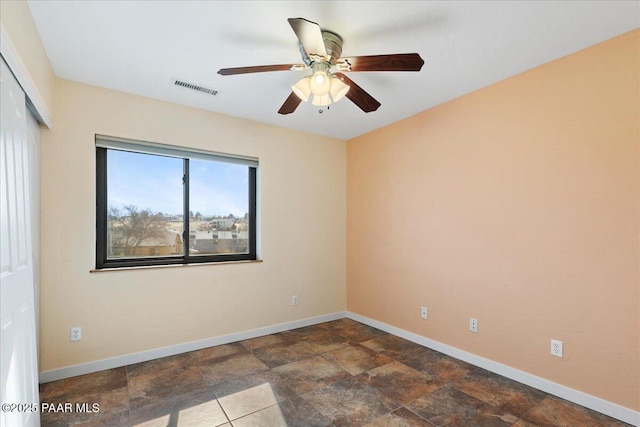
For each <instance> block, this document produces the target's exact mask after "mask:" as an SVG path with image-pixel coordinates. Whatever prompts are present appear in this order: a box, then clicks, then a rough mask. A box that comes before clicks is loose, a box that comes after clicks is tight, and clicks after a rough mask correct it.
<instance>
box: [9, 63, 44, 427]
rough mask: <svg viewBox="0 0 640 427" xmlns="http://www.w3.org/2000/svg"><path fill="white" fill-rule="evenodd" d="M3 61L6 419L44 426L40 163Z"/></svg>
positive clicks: (15, 86)
mask: <svg viewBox="0 0 640 427" xmlns="http://www.w3.org/2000/svg"><path fill="white" fill-rule="evenodd" d="M1 62H2V64H0V66H1V67H2V68H1V70H0V80H1V87H0V93H1V100H0V101H1V104H0V107H1V108H0V114H1V117H0V181H1V182H0V187H1V188H0V193H1V194H0V199H1V206H0V239H1V243H2V246H1V251H0V255H1V256H0V328H1V334H2V335H1V336H0V347H1V359H0V374H1V378H0V386H1V389H0V400H1V403H2V404H3V406H2V411H0V421H1V423H0V424H1V425H2V426H6V427H14V426H27V427H28V426H39V425H40V416H39V413H38V412H37V411H33V410H34V409H37V405H38V403H39V401H38V400H39V399H38V364H37V348H36V324H35V318H36V313H35V307H34V306H35V304H34V265H33V252H32V251H33V243H32V227H33V219H32V211H31V209H32V200H31V199H32V190H33V189H32V186H31V183H30V180H31V178H32V168H33V165H34V164H37V162H35V159H33V158H32V157H33V150H32V149H30V146H29V140H28V133H27V126H28V120H30V119H29V114H30V113H29V112H28V111H27V109H26V106H25V96H24V92H23V91H22V88H20V86H19V85H18V82H17V81H16V80H15V78H14V77H13V74H11V71H10V70H9V68H8V67H7V65H6V64H5V63H4V61H1ZM14 404H15V405H20V404H22V405H23V406H12V405H14ZM32 405H33V406H32Z"/></svg>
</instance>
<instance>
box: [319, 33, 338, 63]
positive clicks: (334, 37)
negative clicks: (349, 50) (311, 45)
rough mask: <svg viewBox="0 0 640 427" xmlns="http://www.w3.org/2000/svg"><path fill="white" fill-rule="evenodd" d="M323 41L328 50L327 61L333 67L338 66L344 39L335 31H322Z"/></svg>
mask: <svg viewBox="0 0 640 427" xmlns="http://www.w3.org/2000/svg"><path fill="white" fill-rule="evenodd" d="M322 40H323V41H324V46H325V48H326V50H327V59H326V61H327V62H328V63H330V64H331V65H336V62H337V61H338V59H339V58H340V55H342V37H340V36H339V35H338V34H336V33H334V32H333V31H328V30H322Z"/></svg>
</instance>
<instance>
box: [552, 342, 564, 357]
mask: <svg viewBox="0 0 640 427" xmlns="http://www.w3.org/2000/svg"><path fill="white" fill-rule="evenodd" d="M551 354H552V355H554V356H557V357H562V341H558V340H551Z"/></svg>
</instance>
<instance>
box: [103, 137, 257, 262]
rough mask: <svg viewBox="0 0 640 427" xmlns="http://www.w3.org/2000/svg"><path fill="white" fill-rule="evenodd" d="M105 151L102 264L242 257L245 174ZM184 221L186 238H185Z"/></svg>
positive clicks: (228, 166) (240, 168) (208, 164)
mask: <svg viewBox="0 0 640 427" xmlns="http://www.w3.org/2000/svg"><path fill="white" fill-rule="evenodd" d="M188 169H189V170H188V177H189V178H188V184H189V185H188V187H189V197H188V199H189V205H188V214H187V216H188V217H187V218H186V221H185V208H184V206H185V204H184V201H185V197H184V189H185V184H184V180H183V176H185V172H186V171H185V161H184V159H181V158H175V157H166V156H160V155H152V154H142V153H135V152H129V151H120V150H112V149H110V150H108V151H107V235H106V240H107V241H106V244H107V248H106V257H107V259H122V258H142V257H172V256H176V257H182V256H184V255H185V250H186V246H187V243H186V242H185V239H187V238H188V248H189V255H190V256H192V257H193V256H196V257H197V256H202V255H218V254H246V253H248V252H249V213H248V212H249V197H248V180H249V175H248V167H247V166H244V165H238V164H233V163H225V162H216V161H208V160H200V159H191V160H189V166H188ZM185 222H187V224H188V232H187V233H185V232H184V231H185Z"/></svg>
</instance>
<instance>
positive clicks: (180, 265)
mask: <svg viewBox="0 0 640 427" xmlns="http://www.w3.org/2000/svg"><path fill="white" fill-rule="evenodd" d="M261 262H262V260H261V259H256V260H248V261H222V262H195V263H192V264H169V265H141V266H136V267H117V268H113V267H112V268H100V269H96V268H94V269H91V270H89V273H103V272H108V271H130V270H155V269H159V268H190V267H199V266H204V265H209V266H211V265H229V264H255V263H261Z"/></svg>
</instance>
